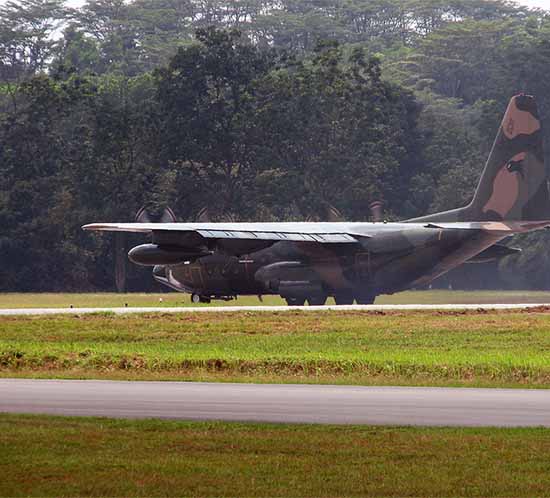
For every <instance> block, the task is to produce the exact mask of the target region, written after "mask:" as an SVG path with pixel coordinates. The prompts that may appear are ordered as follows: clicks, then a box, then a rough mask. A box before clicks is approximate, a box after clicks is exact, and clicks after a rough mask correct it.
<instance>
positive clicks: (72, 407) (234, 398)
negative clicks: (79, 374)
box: [0, 379, 550, 427]
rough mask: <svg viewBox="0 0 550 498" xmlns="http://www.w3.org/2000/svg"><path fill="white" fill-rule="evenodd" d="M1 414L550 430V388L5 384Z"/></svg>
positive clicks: (1, 390) (8, 381)
mask: <svg viewBox="0 0 550 498" xmlns="http://www.w3.org/2000/svg"><path fill="white" fill-rule="evenodd" d="M0 412H11V413H43V414H53V415H82V416H84V415H85V416H105V417H119V418H151V417H153V418H170V419H184V420H226V421H253V422H290V423H322V424H329V423H330V424H375V425H380V424H384V425H429V426H480V427H481V426H501V427H518V426H545V427H550V390H542V389H540V390H539V389H533V390H529V389H473V388H433V387H361V386H357V387H356V386H323V385H298V384H288V385H286V384H229V383H196V382H137V381H134V382H124V381H96V380H31V379H0Z"/></svg>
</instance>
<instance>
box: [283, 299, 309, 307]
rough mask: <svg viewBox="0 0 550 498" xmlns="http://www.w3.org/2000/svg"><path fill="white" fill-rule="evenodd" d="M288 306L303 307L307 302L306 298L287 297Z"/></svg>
mask: <svg viewBox="0 0 550 498" xmlns="http://www.w3.org/2000/svg"><path fill="white" fill-rule="evenodd" d="M285 301H286V304H287V305H288V306H303V305H304V303H305V302H306V300H305V298H301V297H285Z"/></svg>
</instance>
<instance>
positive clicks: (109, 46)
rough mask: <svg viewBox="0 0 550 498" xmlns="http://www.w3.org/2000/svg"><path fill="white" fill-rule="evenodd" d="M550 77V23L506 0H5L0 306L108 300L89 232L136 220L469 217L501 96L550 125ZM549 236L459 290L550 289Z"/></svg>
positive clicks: (134, 279) (102, 247)
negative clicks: (0, 300)
mask: <svg viewBox="0 0 550 498" xmlns="http://www.w3.org/2000/svg"><path fill="white" fill-rule="evenodd" d="M548 67H550V22H549V19H548V17H547V14H546V13H545V12H543V11H536V10H529V9H526V8H523V7H519V6H517V5H516V4H513V3H511V2H507V1H503V0H446V1H444V0H407V1H405V2H403V1H397V0H347V1H341V2H340V1H339V2H329V1H326V0H321V1H318V0H316V1H309V0H283V1H279V2H272V1H264V0H246V1H244V0H232V1H229V2H227V1H225V2H222V1H209V2H202V1H199V0H134V1H123V0H87V2H86V3H85V4H84V6H83V7H82V8H80V9H71V8H68V7H66V6H65V5H64V3H63V1H62V0H20V1H9V2H7V3H5V4H4V5H3V6H1V7H0V226H1V227H2V231H1V232H0V290H4V291H6V290H79V289H83V290H86V289H111V288H113V287H114V285H115V282H114V278H113V264H114V257H115V256H114V252H115V251H114V245H115V244H114V240H113V239H112V238H110V237H105V236H99V235H90V234H86V233H83V232H82V231H81V230H80V226H81V225H82V224H84V223H87V222H91V221H124V220H127V221H131V220H132V219H133V217H134V216H135V213H136V212H137V210H138V209H139V208H140V207H141V206H144V205H145V206H148V208H149V209H150V210H151V211H153V212H156V213H160V212H162V210H163V209H164V207H165V206H167V205H169V206H171V207H172V208H173V209H174V211H175V212H176V213H177V215H178V217H179V218H180V219H182V220H193V219H196V218H197V216H198V213H199V212H200V211H201V210H202V209H203V208H205V207H206V208H208V213H209V216H211V217H212V218H213V219H235V220H259V219H262V220H300V219H317V220H322V219H326V217H327V212H328V211H327V210H328V208H329V207H332V206H334V207H336V208H337V209H338V210H339V211H340V212H341V213H342V214H343V215H344V216H345V218H346V219H351V220H367V219H369V210H368V205H369V203H370V202H372V201H373V200H383V201H384V205H385V212H386V217H387V218H388V219H400V218H407V217H413V216H417V215H420V214H422V213H426V212H431V211H436V210H443V209H450V208H453V207H457V206H459V205H462V204H465V203H467V202H468V201H469V199H470V197H471V195H472V193H473V190H474V189H475V186H476V184H477V179H478V177H479V174H480V172H481V170H482V168H483V164H484V162H485V158H486V157H487V155H488V152H489V150H490V147H491V145H492V140H493V138H494V135H495V133H496V129H497V127H498V124H499V121H500V119H501V117H502V113H503V112H504V109H505V106H506V103H507V101H508V99H509V98H510V96H511V95H513V94H515V93H518V92H520V91H524V92H528V93H532V94H534V95H535V96H537V99H538V102H539V107H540V111H541V114H542V117H543V121H544V118H545V116H546V115H547V114H548V112H547V110H548V109H550V91H549V90H550V88H548V87H549V86H550V82H549V80H548V78H546V72H547V68H548ZM548 130H550V126H548V127H546V133H547V134H548V133H550V132H549V131H548ZM546 238H547V236H546V235H544V234H534V235H530V236H528V237H525V238H524V239H525V240H520V241H519V244H521V245H523V246H524V248H525V250H524V252H523V253H522V255H521V256H520V257H519V258H518V257H516V258H507V259H505V260H503V262H502V263H501V265H500V268H499V271H498V272H497V271H495V268H491V267H489V268H488V269H485V270H479V269H478V270H477V273H479V274H484V272H489V273H488V275H490V278H487V279H484V280H483V281H481V280H477V281H474V280H472V279H463V280H462V281H463V283H464V285H468V284H469V285H476V286H479V285H508V286H514V285H521V286H530V287H536V288H549V287H550V281H548V280H549V279H548V278H546V277H545V276H544V272H541V268H544V269H545V270H547V271H548V272H550V260H548V261H547V260H546V259H544V258H543V257H540V256H538V255H539V254H540V253H542V252H544V253H546V251H545V249H544V248H545V244H546ZM131 242H132V241H128V244H129V243H131ZM136 242H137V240H136ZM548 274H550V273H548ZM518 275H521V278H519V277H518ZM129 278H130V280H129V288H130V289H148V288H151V286H152V285H153V283H152V281H151V279H150V276H149V272H148V271H143V270H139V269H136V268H131V270H130V273H129ZM451 278H453V279H455V281H457V282H459V281H460V278H461V277H460V275H455V276H452V277H451ZM472 282H474V283H472Z"/></svg>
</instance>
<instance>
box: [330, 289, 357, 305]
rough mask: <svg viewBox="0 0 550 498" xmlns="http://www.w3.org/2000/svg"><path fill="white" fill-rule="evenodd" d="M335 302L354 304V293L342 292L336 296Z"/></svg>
mask: <svg viewBox="0 0 550 498" xmlns="http://www.w3.org/2000/svg"><path fill="white" fill-rule="evenodd" d="M334 302H335V303H336V304H353V294H349V293H347V292H342V293H341V294H336V295H335V296H334Z"/></svg>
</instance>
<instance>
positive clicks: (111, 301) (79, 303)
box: [0, 290, 550, 308]
mask: <svg viewBox="0 0 550 498" xmlns="http://www.w3.org/2000/svg"><path fill="white" fill-rule="evenodd" d="M160 299H162V302H161V301H160ZM327 303H328V304H334V301H333V299H332V298H331V299H329V300H328V301H327ZM447 303H451V304H462V303H464V304H469V303H474V304H475V303H480V304H483V303H550V292H542V291H541V292H539V291H446V290H433V291H407V292H400V293H398V294H394V295H392V296H379V297H378V298H377V299H376V304H447ZM262 304H264V305H283V304H286V303H285V301H284V300H283V299H281V298H280V297H279V296H264V298H263V302H262V301H260V300H259V299H258V298H257V297H256V296H245V297H239V298H238V299H237V300H234V301H213V302H212V303H211V304H210V305H208V304H201V305H200V306H235V305H238V306H241V305H242V306H259V305H262ZM71 305H72V306H73V307H75V308H81V307H83V308H95V307H123V306H125V305H128V306H130V307H132V306H196V305H193V304H192V303H191V301H190V299H189V295H188V294H181V293H178V292H168V293H162V294H161V293H159V294H143V293H131V294H116V293H108V292H104V293H89V294H86V293H81V294H71V293H59V294H58V293H0V308H68V307H70V306H71Z"/></svg>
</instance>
